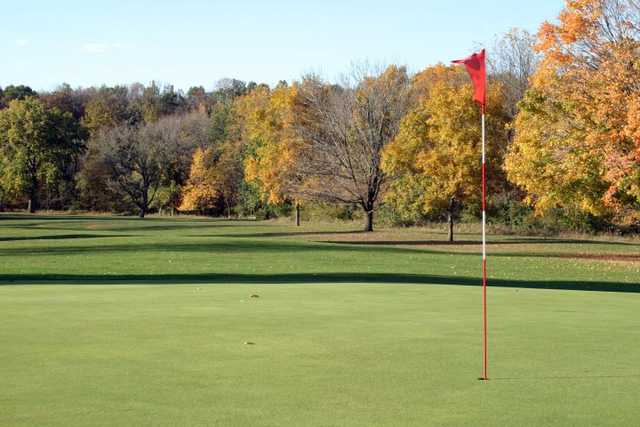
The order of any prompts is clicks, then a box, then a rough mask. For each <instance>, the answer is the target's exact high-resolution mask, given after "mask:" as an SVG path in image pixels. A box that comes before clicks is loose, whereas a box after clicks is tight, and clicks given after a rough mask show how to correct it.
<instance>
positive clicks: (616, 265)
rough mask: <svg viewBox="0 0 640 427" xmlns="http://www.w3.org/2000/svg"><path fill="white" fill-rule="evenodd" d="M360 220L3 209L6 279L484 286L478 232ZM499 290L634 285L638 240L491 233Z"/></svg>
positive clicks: (492, 269) (0, 242)
mask: <svg viewBox="0 0 640 427" xmlns="http://www.w3.org/2000/svg"><path fill="white" fill-rule="evenodd" d="M444 237H445V236H444V235H443V234H438V233H437V232H436V231H433V230H419V229H413V230H384V231H382V232H379V233H374V234H372V235H370V234H364V233H358V232H354V229H353V226H350V225H345V224H339V225H306V226H304V227H301V228H296V227H292V226H289V225H286V224H285V225H283V224H278V223H271V222H253V221H221V220H205V219H197V220H194V219H177V220H171V219H157V218H148V219H144V220H139V219H132V218H119V217H73V216H67V217H65V216H59V217H58V216H53V217H37V216H36V217H31V216H6V215H4V216H2V215H0V283H34V282H40V283H44V282H47V283H49V282H60V281H62V282H73V283H84V284H86V283H117V282H120V283H122V282H126V283H133V282H140V283H194V282H213V283H220V282H222V283H229V282H238V283H242V282H262V283H287V282H296V283H314V282H364V283H371V282H375V283H379V282H382V283H389V282H400V283H437V284H454V285H458V284H474V285H475V284H477V283H478V277H479V274H478V273H479V266H480V259H479V256H478V252H479V251H478V249H479V247H478V245H477V242H478V241H479V239H478V237H479V236H477V235H473V234H467V235H461V236H460V238H461V239H463V240H464V241H463V242H462V243H459V244H456V245H446V244H444V242H443V243H440V242H442V241H443V240H444ZM326 241H330V242H326ZM489 256H490V261H489V275H490V278H491V279H492V284H493V285H495V286H518V287H536V288H539V287H548V288H559V289H595V290H626V291H638V290H640V289H639V288H638V286H637V285H638V283H640V279H639V274H640V243H631V242H606V241H597V240H584V239H583V240H563V239H541V238H525V237H514V236H504V237H502V236H491V238H490V245H489Z"/></svg>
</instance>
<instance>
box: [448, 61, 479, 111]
mask: <svg viewBox="0 0 640 427" xmlns="http://www.w3.org/2000/svg"><path fill="white" fill-rule="evenodd" d="M451 62H453V63H454V64H463V65H464V66H465V67H466V68H467V72H468V73H469V76H470V77H471V80H472V81H473V87H474V88H475V92H474V94H473V100H474V101H476V102H477V103H479V104H480V106H481V107H482V112H484V107H485V105H486V87H487V72H486V66H485V61H484V49H482V50H481V51H480V52H478V53H474V54H473V55H471V56H470V57H468V58H465V59H458V60H456V61H451Z"/></svg>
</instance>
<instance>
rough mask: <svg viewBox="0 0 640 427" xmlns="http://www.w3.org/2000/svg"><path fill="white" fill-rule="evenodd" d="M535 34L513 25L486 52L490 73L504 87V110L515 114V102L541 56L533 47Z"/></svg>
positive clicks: (522, 91)
mask: <svg viewBox="0 0 640 427" xmlns="http://www.w3.org/2000/svg"><path fill="white" fill-rule="evenodd" d="M535 43H536V37H535V35H533V34H531V33H529V32H528V31H526V30H523V29H519V28H512V29H511V30H510V31H509V32H507V33H506V34H504V35H502V36H501V37H499V38H498V39H496V41H495V43H494V45H493V47H492V49H490V51H489V54H488V55H487V62H488V65H489V74H490V75H491V77H492V78H494V79H496V80H498V81H500V82H502V84H504V87H505V98H506V99H505V100H506V103H507V107H508V108H507V112H508V113H509V114H510V116H511V117H515V115H516V113H517V109H518V102H520V100H521V99H522V98H523V97H524V94H525V92H526V91H527V89H528V88H529V78H530V77H531V75H532V74H533V73H534V71H535V70H536V67H537V66H538V62H539V61H540V55H539V54H538V53H536V51H535V50H534V46H535Z"/></svg>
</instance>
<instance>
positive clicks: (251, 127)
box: [236, 84, 302, 226]
mask: <svg viewBox="0 0 640 427" xmlns="http://www.w3.org/2000/svg"><path fill="white" fill-rule="evenodd" d="M296 94H297V86H291V87H289V86H288V85H286V84H280V85H278V86H277V87H276V88H275V89H274V90H273V91H271V90H270V89H269V88H267V87H257V88H256V89H255V90H253V91H252V92H251V93H249V94H248V95H246V96H244V97H242V98H239V99H238V100H237V101H236V108H237V110H238V114H239V115H240V117H241V119H242V131H243V135H242V136H243V138H244V140H245V144H246V146H247V151H248V153H249V154H248V155H247V156H246V160H245V176H246V180H247V181H248V182H249V183H254V184H256V185H257V186H258V188H259V189H260V192H261V194H262V196H263V199H264V200H265V201H266V202H267V203H273V204H279V203H282V202H285V201H291V202H294V204H295V209H296V216H295V223H296V225H297V226H299V225H300V203H301V202H302V200H301V199H302V194H301V191H300V190H301V189H300V184H301V179H300V176H299V174H298V171H297V170H296V166H297V165H296V162H297V161H298V160H299V155H300V152H301V145H302V142H301V140H300V138H299V137H298V136H297V134H296V132H295V129H294V113H293V108H294V103H295V99H296Z"/></svg>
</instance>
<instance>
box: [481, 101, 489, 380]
mask: <svg viewBox="0 0 640 427" xmlns="http://www.w3.org/2000/svg"><path fill="white" fill-rule="evenodd" d="M485 151H486V148H485V123H484V105H483V106H482V351H483V370H482V379H483V380H488V379H489V373H488V369H487V365H488V349H487V230H486V227H487V226H486V223H487V212H486V211H487V169H486V154H485Z"/></svg>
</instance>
